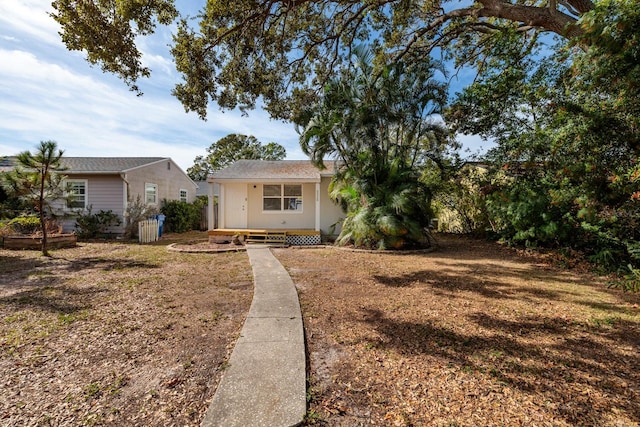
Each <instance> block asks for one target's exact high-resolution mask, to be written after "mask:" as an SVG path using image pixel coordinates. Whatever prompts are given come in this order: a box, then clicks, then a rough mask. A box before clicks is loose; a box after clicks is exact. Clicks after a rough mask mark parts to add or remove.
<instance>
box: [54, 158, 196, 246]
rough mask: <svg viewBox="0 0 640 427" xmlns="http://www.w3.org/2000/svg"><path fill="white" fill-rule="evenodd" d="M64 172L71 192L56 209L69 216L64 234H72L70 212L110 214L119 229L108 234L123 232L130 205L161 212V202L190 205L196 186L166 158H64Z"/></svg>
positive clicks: (65, 222) (72, 224)
mask: <svg viewBox="0 0 640 427" xmlns="http://www.w3.org/2000/svg"><path fill="white" fill-rule="evenodd" d="M62 166H63V167H65V168H66V169H67V170H66V171H65V172H64V174H65V175H66V177H67V178H66V183H65V187H66V188H67V189H68V191H70V192H72V193H73V194H72V197H67V198H66V200H65V201H62V202H61V203H62V204H61V205H58V206H57V207H58V208H59V209H62V210H63V211H64V212H65V213H68V214H70V217H69V218H68V219H64V220H63V227H64V229H65V231H66V230H73V228H74V225H75V220H74V219H73V212H74V211H77V210H82V209H86V208H88V207H89V206H91V207H92V212H94V213H95V212H98V211H100V210H105V211H106V210H111V211H113V212H114V213H115V214H116V215H118V216H119V217H120V219H121V220H122V225H121V226H120V227H117V228H116V229H113V230H111V231H112V232H114V233H122V232H124V224H125V218H124V214H125V212H126V209H127V206H128V204H129V203H135V202H136V201H137V200H140V201H141V202H142V203H144V204H146V205H148V206H150V207H152V208H157V209H160V207H161V203H162V201H163V200H182V201H185V202H188V203H191V202H193V201H194V200H195V198H196V189H197V186H196V184H195V183H194V182H193V181H192V180H191V178H189V176H188V175H187V174H186V173H185V172H184V171H183V170H182V169H181V168H180V167H179V166H178V165H177V164H176V163H175V162H174V161H173V160H171V159H170V158H169V157H63V158H62Z"/></svg>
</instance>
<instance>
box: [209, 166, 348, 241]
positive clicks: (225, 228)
mask: <svg viewBox="0 0 640 427" xmlns="http://www.w3.org/2000/svg"><path fill="white" fill-rule="evenodd" d="M326 166H327V169H325V170H319V169H318V168H317V167H315V166H314V165H313V164H312V163H311V162H310V161H308V160H278V161H267V160H239V161H237V162H235V163H233V164H232V165H230V166H227V167H226V168H224V169H222V170H220V171H217V172H215V173H214V174H213V175H212V176H210V177H209V178H208V179H207V182H209V189H210V199H213V188H214V185H215V184H218V186H219V187H218V207H217V228H214V227H213V226H211V225H210V226H209V236H210V239H211V240H216V239H217V238H221V237H219V236H227V237H228V236H229V235H234V234H239V235H243V236H244V237H245V238H246V239H248V240H249V241H251V240H252V239H255V240H270V239H275V240H279V239H283V241H284V240H286V243H288V244H293V245H301V244H319V243H320V242H321V240H322V239H327V238H332V237H335V236H336V235H337V234H338V233H339V231H340V229H339V227H337V226H336V223H338V222H339V221H340V220H341V219H342V218H343V217H344V213H343V212H342V210H341V209H340V207H339V206H338V205H336V204H335V203H334V202H333V201H332V200H331V199H330V198H329V182H330V181H331V177H332V176H333V174H334V164H333V163H332V162H327V163H326ZM214 212H215V208H214V207H213V206H210V208H209V212H208V213H209V224H214V221H213V216H214Z"/></svg>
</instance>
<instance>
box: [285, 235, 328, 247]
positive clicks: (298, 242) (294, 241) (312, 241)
mask: <svg viewBox="0 0 640 427" xmlns="http://www.w3.org/2000/svg"><path fill="white" fill-rule="evenodd" d="M287 244H288V245H293V246H306V245H319V244H320V235H319V234H316V235H313V236H289V235H287Z"/></svg>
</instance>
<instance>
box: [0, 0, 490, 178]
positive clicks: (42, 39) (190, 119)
mask: <svg viewBox="0 0 640 427" xmlns="http://www.w3.org/2000/svg"><path fill="white" fill-rule="evenodd" d="M197 3H198V4H199V3H200V2H197ZM201 3H202V4H204V0H202V2H201ZM194 4H196V2H193V1H189V0H177V1H176V5H177V7H178V9H179V10H181V12H183V13H184V12H186V13H189V14H191V15H193V14H195V13H196V12H197V9H194V7H199V6H194ZM51 11H52V8H51V0H2V1H1V2H0V156H4V155H15V154H17V153H19V152H21V151H25V150H33V149H34V148H35V147H36V146H37V145H38V144H39V142H40V141H47V140H53V141H56V142H57V144H58V147H59V148H61V149H63V150H64V155H65V156H69V157H74V156H92V157H128V156H135V157H138V156H140V157H150V156H152V157H171V158H172V159H173V160H174V161H176V163H177V164H178V165H180V167H181V168H182V169H183V170H185V171H186V170H187V168H188V167H190V166H191V165H193V160H194V158H195V157H196V156H198V155H206V149H207V147H209V146H210V145H211V144H212V143H213V142H215V141H217V140H219V139H220V138H222V137H224V136H226V135H229V134H231V133H239V134H245V135H253V136H255V137H256V138H257V139H258V140H259V141H261V142H263V143H267V142H272V141H273V142H277V143H279V144H281V145H283V146H284V147H285V149H286V151H287V159H291V160H297V159H305V158H306V156H305V155H304V154H303V153H302V151H301V149H300V146H299V143H298V134H297V133H296V131H295V128H294V126H293V125H292V124H289V123H284V122H281V121H275V120H271V119H270V118H269V115H268V114H267V113H266V112H265V111H263V110H260V109H256V110H253V111H250V112H249V116H248V117H245V116H242V115H241V114H240V112H236V111H226V112H222V111H220V110H219V108H218V107H217V105H214V104H212V105H210V107H209V109H208V112H207V116H208V120H207V121H202V120H200V119H199V118H198V116H197V114H195V113H186V112H185V111H184V108H183V107H182V105H181V104H180V102H179V101H178V100H177V99H176V98H174V97H173V96H172V95H171V90H172V89H173V87H174V86H175V84H176V83H177V82H180V80H181V77H180V75H179V74H178V72H177V71H176V70H175V67H174V65H173V61H172V57H171V55H170V47H169V44H170V43H171V31H172V30H174V29H175V27H158V31H157V32H156V34H154V35H153V36H151V37H145V38H141V39H139V42H138V47H139V49H140V50H141V51H142V52H143V65H145V66H148V67H149V68H151V70H152V72H151V77H150V78H149V79H142V80H140V81H139V84H138V86H139V87H140V89H141V90H142V92H144V95H143V96H140V97H138V96H136V94H135V93H134V92H131V91H129V89H128V87H127V86H126V85H125V84H124V83H123V82H122V81H121V80H119V79H118V78H116V77H115V76H113V75H110V74H105V73H103V72H102V71H101V70H100V68H99V67H92V66H91V65H90V64H89V63H88V62H86V61H85V59H84V54H83V53H82V52H71V51H68V50H67V49H66V47H65V46H64V44H63V43H62V41H61V39H60V36H59V34H58V33H59V31H60V28H59V26H58V24H57V23H56V22H55V21H54V20H53V18H51V17H50V16H49V15H48V12H51ZM461 141H462V142H463V145H464V146H465V147H466V148H467V149H468V150H469V151H470V152H473V153H475V152H477V151H483V150H484V149H485V148H486V145H487V144H483V143H482V141H481V140H480V138H479V137H476V136H468V137H461Z"/></svg>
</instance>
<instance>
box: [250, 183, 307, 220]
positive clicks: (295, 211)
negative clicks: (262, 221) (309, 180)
mask: <svg viewBox="0 0 640 427" xmlns="http://www.w3.org/2000/svg"><path fill="white" fill-rule="evenodd" d="M267 185H280V196H267V197H266V198H268V199H276V198H277V199H279V200H280V209H279V210H265V209H264V199H265V195H264V186H265V184H264V183H263V184H262V185H261V187H262V196H261V197H260V201H261V202H262V203H261V205H262V213H263V214H265V215H272V214H278V215H282V214H292V215H299V214H302V213H304V205H305V203H304V185H303V184H302V183H299V182H282V181H280V183H279V184H276V183H269V184H267ZM285 185H295V186H299V187H300V204H301V205H302V206H301V209H283V207H284V199H287V198H289V199H290V198H292V197H296V198H297V197H298V196H286V195H285V194H284V186H285ZM296 204H297V203H296Z"/></svg>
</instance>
